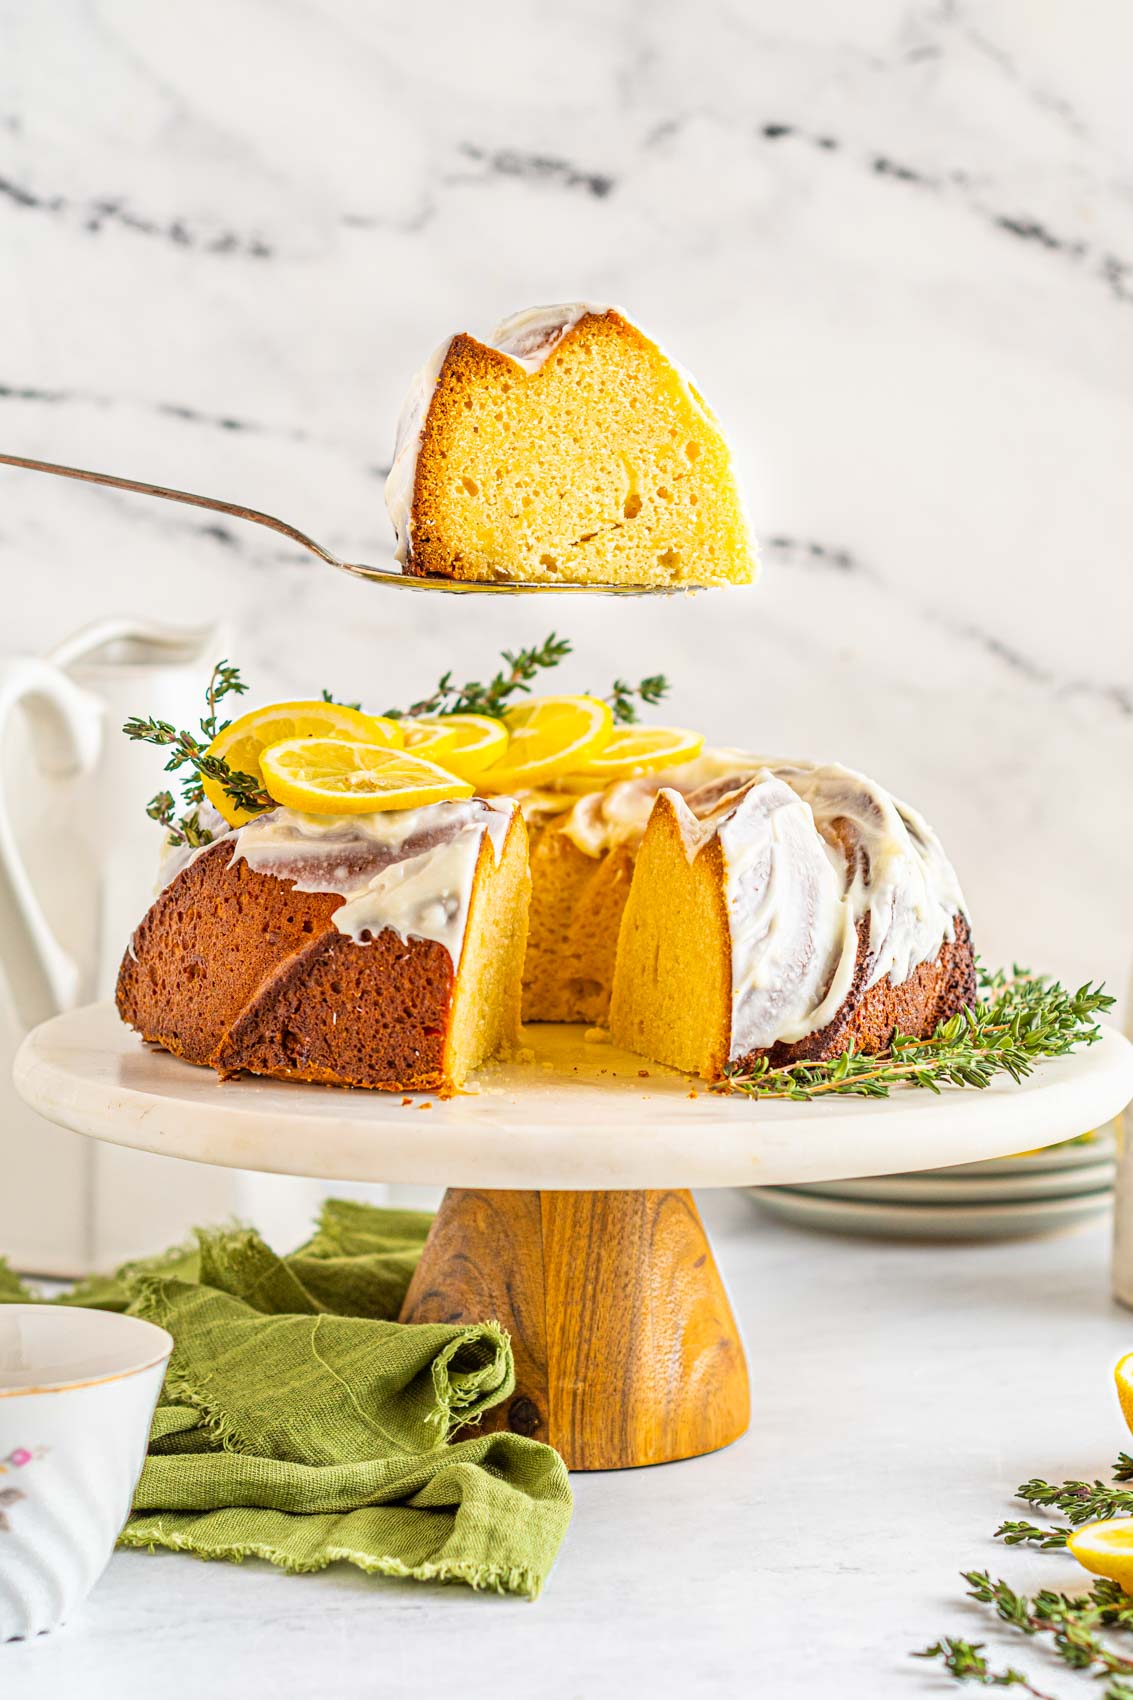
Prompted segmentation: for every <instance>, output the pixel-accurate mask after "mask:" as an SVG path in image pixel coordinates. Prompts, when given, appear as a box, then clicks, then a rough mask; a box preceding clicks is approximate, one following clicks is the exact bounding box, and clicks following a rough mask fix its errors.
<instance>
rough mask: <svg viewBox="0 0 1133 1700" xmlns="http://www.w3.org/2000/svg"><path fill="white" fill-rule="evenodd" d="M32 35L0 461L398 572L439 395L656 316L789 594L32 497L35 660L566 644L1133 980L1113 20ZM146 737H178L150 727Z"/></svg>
mask: <svg viewBox="0 0 1133 1700" xmlns="http://www.w3.org/2000/svg"><path fill="white" fill-rule="evenodd" d="M1089 14H1090V17H1089V21H1088V22H1087V23H1082V22H1081V20H1080V19H1079V18H1078V16H1077V14H1076V12H1075V11H1074V9H1063V10H1061V11H1060V10H1059V9H1055V8H1045V9H1043V10H1041V11H1040V10H1039V9H1037V8H1030V7H1029V8H1019V7H1012V6H1009V5H1008V4H1007V3H1006V0H980V3H979V4H961V3H956V0H940V3H937V4H927V5H915V4H905V3H899V0H868V3H867V4H865V5H862V6H858V7H856V8H854V9H853V13H852V15H851V14H850V13H847V12H846V11H845V9H844V8H838V7H834V6H831V5H828V4H813V5H806V6H801V7H800V6H798V5H797V4H794V3H793V0H766V3H763V4H760V5H759V6H753V5H748V4H742V3H741V0H731V3H729V0H706V3H705V4H702V5H698V6H695V7H693V6H688V5H687V4H680V3H677V0H658V3H656V4H653V5H650V6H648V7H646V6H642V5H639V4H635V3H634V0H614V3H609V0H607V3H606V4H601V5H599V4H598V3H597V0H564V3H563V4H561V5H559V6H557V7H555V8H554V9H551V8H547V7H541V6H539V5H537V4H536V3H535V0H508V3H505V4H503V5H499V6H493V7H492V8H491V9H490V15H489V13H486V12H484V11H483V10H482V9H478V8H471V7H467V6H461V5H457V4H455V3H453V0H442V3H440V4H434V5H431V6H428V7H418V8H404V7H400V6H393V5H390V4H386V3H376V4H375V3H369V4H363V3H362V0H317V3H316V0H296V3H295V4H292V5H289V6H288V7H286V8H284V7H280V6H278V5H276V4H273V3H272V0H223V3H222V0H201V3H200V4H198V5H196V6H194V7H193V8H180V9H177V8H172V7H167V6H154V5H153V4H147V3H146V0H99V3H98V4H86V3H81V0H57V3H56V4H55V5H54V6H52V7H51V8H42V7H29V6H27V5H25V4H23V3H21V0H0V37H2V39H3V41H4V52H3V55H2V56H0V252H2V253H3V256H4V263H3V264H2V265H0V326H2V327H3V328H2V330H0V447H3V448H9V449H11V450H12V451H13V452H18V453H25V454H30V455H40V456H43V457H46V458H53V459H60V460H70V461H72V462H75V463H78V464H80V465H84V464H85V465H93V466H97V467H104V468H107V469H110V470H119V471H123V472H126V473H129V474H134V475H136V476H139V477H143V478H151V479H154V480H156V481H159V482H169V483H174V484H180V485H182V486H186V487H188V488H190V489H192V488H198V489H202V490H205V491H208V492H215V493H217V494H220V495H224V496H227V497H229V498H231V499H234V500H238V501H242V502H245V503H248V504H250V505H254V506H258V507H261V508H265V509H267V510H268V511H269V512H275V513H279V514H282V515H283V516H284V517H286V518H288V519H291V520H293V521H294V522H295V523H296V524H298V525H299V526H301V527H302V528H303V529H305V530H308V531H310V532H312V533H313V534H314V535H316V536H318V537H319V538H320V539H322V540H324V541H325V542H326V543H328V544H329V546H330V547H332V548H334V549H335V550H338V551H341V552H343V553H345V554H348V555H352V556H355V557H359V558H363V559H371V560H374V561H378V562H385V561H388V560H389V558H390V555H391V550H392V538H391V535H390V533H389V529H388V526H387V522H386V518H385V513H384V509H383V505H382V480H383V478H384V473H385V469H386V467H387V465H388V461H389V456H390V452H391V448H392V440H393V430H394V423H395V419H396V414H397V409H398V406H399V403H400V399H401V395H402V392H403V390H404V387H405V385H406V383H407V380H408V378H409V376H410V373H411V372H412V370H413V368H414V367H415V366H416V364H417V363H418V362H419V360H420V359H421V358H422V357H423V356H424V355H425V353H426V352H427V351H428V350H429V348H430V347H432V346H433V344H434V343H435V342H436V341H437V340H438V339H439V338H440V337H441V336H442V335H445V334H447V333H448V332H450V331H451V330H454V329H458V328H462V327H466V328H469V329H472V330H474V331H480V332H485V331H487V330H488V329H489V328H490V327H491V325H492V324H493V323H494V322H495V320H496V319H498V318H499V317H501V316H502V315H503V314H504V313H505V312H507V311H509V310H511V309H513V308H516V307H519V306H522V305H525V304H527V303H529V302H533V301H543V300H555V299H571V298H576V297H585V298H597V299H611V300H615V301H618V302H621V303H623V304H624V305H625V306H626V307H627V308H628V309H629V310H630V311H631V312H632V313H633V314H635V315H636V316H638V317H639V318H640V319H641V321H642V322H643V323H644V324H645V325H646V326H647V327H649V328H651V329H654V330H655V331H656V333H657V334H658V335H659V336H661V338H662V339H663V340H664V341H665V342H666V343H667V344H668V345H669V346H671V347H672V348H673V349H674V350H675V351H676V352H677V353H678V354H679V355H680V356H681V357H682V359H684V360H685V361H686V363H687V364H688V365H689V366H690V367H691V368H692V369H693V371H694V372H695V373H696V374H697V377H698V379H699V381H700V382H701V383H702V385H703V387H704V389H705V391H706V393H707V394H708V396H709V398H710V399H711V400H712V402H713V404H714V405H715V407H716V408H717V410H718V411H719V412H720V413H721V415H722V416H723V418H724V419H725V421H726V422H727V423H728V424H729V426H730V428H731V431H732V434H733V436H734V439H735V442H736V446H737V451H738V454H739V457H740V460H741V464H742V466H743V468H744V471H745V474H746V478H747V482H748V485H749V488H750V494H751V500H752V507H753V511H754V515H755V519H756V524H757V529H758V531H759V533H760V535H761V537H762V539H763V542H764V560H765V571H764V577H763V581H762V583H761V585H760V586H759V588H758V589H757V590H756V591H755V592H754V593H753V594H751V595H745V596H743V597H736V596H730V595H728V594H727V593H716V594H714V595H706V596H702V597H699V598H697V599H695V600H693V601H692V602H691V603H687V604H682V605H681V606H680V607H679V608H678V607H675V606H672V605H669V604H660V605H656V606H654V605H650V604H640V605H638V604H622V605H613V604H611V605H604V604H601V603H598V602H590V603H587V604H586V605H581V606H578V607H575V606H573V605H572V606H571V607H570V609H569V610H567V609H566V608H565V607H564V606H563V605H562V604H561V603H551V602H548V603H547V605H546V606H545V607H544V606H543V605H533V604H532V603H531V602H522V603H520V602H516V603H511V604H507V605H499V604H497V603H494V602H493V603H490V604H488V603H485V604H483V605H481V604H476V605H472V604H470V603H466V602H457V601H455V600H454V601H442V600H436V601H433V600H430V601H428V602H425V603H423V602H422V601H421V599H419V598H413V599H402V598H400V597H398V596H395V595H388V594H387V595H383V594H382V593H380V592H378V591H376V590H372V589H370V588H368V587H366V586H361V585H358V584H354V583H351V582H348V581H345V580H341V579H339V578H337V577H336V576H335V575H334V574H333V573H331V572H330V571H329V570H328V569H326V568H323V567H321V566H319V565H318V564H316V563H315V562H314V561H313V560H309V559H307V558H306V557H303V556H300V555H297V554H296V553H295V552H294V551H292V550H291V549H290V548H288V547H286V546H284V545H283V543H282V541H281V540H280V539H278V538H276V537H273V536H271V535H269V534H268V533H260V532H257V531H255V530H253V529H251V528H248V527H241V526H240V525H238V524H236V523H231V524H230V523H228V522H226V521H222V520H221V521H218V520H217V519H216V516H209V515H206V514H200V513H195V512H192V511H190V510H178V509H168V510H167V509H165V508H162V507H158V506H156V505H151V504H147V503H145V502H144V501H142V500H141V499H139V498H134V497H130V496H126V495H118V494H114V493H111V492H107V491H96V490H90V489H72V488H69V487H67V486H64V485H58V484H49V483H47V482H46V481H44V480H41V479H38V478H35V477H33V476H32V475H30V474H21V473H16V472H8V471H3V470H0V574H2V582H3V587H4V593H5V594H4V601H3V608H4V616H5V617H4V620H3V623H2V626H0V649H2V650H3V651H7V652H16V651H20V650H24V649H36V650H39V649H43V648H45V647H47V645H49V644H50V643H51V642H53V641H55V640H57V639H58V638H59V637H61V636H63V635H64V634H65V632H66V631H67V630H68V629H70V628H72V627H74V626H75V625H77V624H79V623H80V622H81V621H82V620H84V619H86V618H90V617H93V616H94V615H96V614H98V613H101V612H104V611H106V610H108V609H111V610H112V609H128V610H130V611H132V612H137V613H145V614H162V615H165V616H171V615H175V614H177V613H178V612H183V613H185V614H186V615H188V614H190V613H196V612H197V611H199V610H200V609H201V608H203V607H207V608H210V609H212V608H214V607H217V606H221V607H223V608H224V609H226V610H227V611H228V612H229V614H230V616H231V618H232V620H233V622H234V624H235V627H236V630H237V632H238V634H239V637H238V649H239V658H240V660H241V662H242V663H243V665H244V667H245V670H246V672H247V673H248V674H249V675H250V677H251V678H252V679H253V680H254V682H255V684H256V686H257V688H262V689H263V690H264V691H265V692H266V691H269V690H270V691H275V690H286V691H288V692H289V693H307V692H309V691H312V690H313V691H315V692H317V691H318V689H319V688H320V687H321V686H322V685H323V684H324V683H325V684H330V685H335V686H337V687H338V689H339V691H340V693H341V694H344V695H346V696H349V697H354V696H361V697H362V698H363V699H364V700H366V701H367V702H368V703H371V704H373V705H374V706H375V707H382V706H384V705H385V704H386V703H388V702H390V701H395V700H397V699H398V698H403V697H404V696H405V695H406V693H407V692H410V691H413V692H417V691H418V690H419V688H420V687H421V686H422V684H428V683H430V682H431V680H432V679H433V677H434V676H435V674H436V673H438V672H439V671H440V670H442V669H443V668H444V667H447V666H453V665H455V667H456V668H457V670H458V671H462V672H466V674H469V675H473V674H476V673H479V672H480V671H481V670H482V669H483V668H484V667H486V666H487V665H488V664H489V662H490V660H491V657H492V655H493V654H494V652H495V650H496V649H497V648H498V647H499V646H501V645H503V644H512V643H515V642H522V641H524V640H529V639H532V638H535V637H538V636H541V635H542V633H543V631H544V630H545V629H546V628H548V627H549V626H551V625H556V626H558V627H559V628H560V629H562V630H564V631H566V632H568V634H569V635H570V636H571V637H572V638H573V639H574V640H575V642H576V645H577V649H578V656H577V660H576V661H575V662H573V663H571V665H570V666H569V667H568V668H564V670H563V674H562V678H563V684H564V686H567V687H569V686H577V687H586V686H594V685H602V684H604V682H605V680H606V679H607V677H609V676H611V675H612V674H613V673H614V672H615V671H616V672H619V673H623V674H627V673H632V672H634V670H635V669H636V670H638V671H640V672H646V671H650V672H651V671H655V670H658V669H662V668H663V669H664V670H666V671H667V672H669V673H670V674H671V675H672V677H673V679H674V681H675V687H676V688H675V691H674V695H673V698H672V702H671V706H670V710H669V712H670V714H671V717H672V718H674V719H677V720H685V721H692V722H695V723H699V724H703V725H704V726H705V727H706V729H707V730H708V731H709V732H710V734H711V735H712V736H713V737H717V738H728V739H737V738H742V740H743V741H744V742H750V743H755V744H759V745H763V746H764V747H766V748H769V749H775V750H782V751H785V752H791V753H795V752H797V753H805V754H815V755H831V756H836V757H838V758H839V759H841V760H843V761H846V762H848V763H851V764H856V765H859V766H861V767H864V768H866V769H867V770H871V771H874V772H876V773H877V775H878V776H879V777H880V778H881V779H882V780H883V781H884V782H885V783H886V784H887V785H890V786H892V787H893V788H894V789H895V790H896V791H897V792H898V793H900V794H903V795H907V796H908V797H909V798H910V799H911V800H912V801H914V802H915V803H916V804H917V805H918V806H920V807H921V808H922V809H923V810H924V811H925V813H926V814H927V815H928V816H929V818H930V819H931V820H932V821H933V822H934V824H935V825H936V826H937V827H938V828H939V830H940V832H941V833H942V835H943V837H944V840H945V842H946V844H947V846H948V848H949V850H950V853H951V854H952V857H953V859H954V861H955V862H956V864H957V866H958V868H959V870H960V872H961V876H962V879H963V881H964V885H965V889H966V893H967V896H968V900H969V903H970V906H971V909H972V913H973V918H974V922H975V926H976V929H977V934H978V937H979V941H980V944H981V948H982V950H983V954H984V955H985V957H988V958H1001V957H1010V956H1021V957H1024V958H1026V959H1029V960H1032V961H1035V962H1041V963H1042V964H1044V965H1050V966H1051V967H1053V968H1055V969H1057V970H1059V971H1060V972H1063V973H1065V974H1068V975H1070V976H1077V977H1080V978H1084V977H1085V976H1086V975H1105V976H1106V977H1107V978H1109V979H1110V980H1111V981H1112V982H1114V983H1116V984H1117V985H1119V986H1120V985H1121V984H1122V983H1123V981H1124V979H1125V976H1126V972H1127V968H1128V962H1129V957H1130V955H1131V953H1133V882H1131V881H1130V878H1129V874H1128V855H1127V849H1126V847H1127V845H1128V843H1129V841H1130V838H1131V837H1133V659H1131V649H1130V636H1129V634H1130V631H1131V630H1133V575H1131V574H1130V573H1129V571H1128V568H1127V565H1126V562H1125V554H1126V551H1127V546H1128V544H1127V540H1128V538H1129V537H1130V535H1133V480H1130V478H1129V474H1128V458H1129V457H1128V443H1129V440H1130V427H1131V423H1133V421H1131V413H1133V399H1131V398H1133V386H1131V383H1130V379H1131V377H1133V218H1131V216H1130V214H1131V202H1133V159H1131V156H1130V155H1131V150H1130V135H1129V127H1128V112H1127V90H1126V87H1125V77H1124V75H1123V74H1122V71H1121V67H1122V65H1127V64H1128V58H1129V52H1130V48H1131V47H1133V26H1131V24H1130V20H1129V17H1128V15H1127V13H1126V12H1125V11H1124V10H1123V9H1122V8H1120V7H1119V6H1118V5H1117V4H1116V0H1094V4H1092V5H1091V6H1090V8H1089ZM139 707H141V708H143V709H144V707H145V705H144V704H141V705H139Z"/></svg>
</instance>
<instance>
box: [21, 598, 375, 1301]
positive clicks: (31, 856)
mask: <svg viewBox="0 0 1133 1700" xmlns="http://www.w3.org/2000/svg"><path fill="white" fill-rule="evenodd" d="M227 651H228V646H227V643H226V639H225V634H224V632H223V631H221V630H218V629H217V628H215V627H212V626H201V627H193V628H184V627H174V626H163V625H154V624H142V623H139V622H137V621H135V620H131V619H111V620H104V621H100V622H99V623H98V624H96V625H93V626H88V627H86V628H85V629H84V630H83V631H81V632H78V633H77V634H76V635H75V636H74V637H72V638H70V639H68V641H67V642H66V643H64V644H61V645H60V646H59V648H57V649H56V650H54V651H52V653H51V654H50V655H48V656H47V657H45V658H40V657H30V656H28V657H16V658H14V659H10V660H6V661H0V1254H5V1255H7V1256H8V1257H9V1258H10V1260H11V1261H12V1263H13V1265H14V1266H15V1267H16V1268H22V1269H25V1270H28V1271H31V1272H33V1273H39V1274H46V1275H75V1274H82V1273H85V1272H87V1271H88V1270H91V1269H102V1268H109V1267H111V1266H113V1265H114V1264H116V1263H118V1262H120V1261H122V1260H123V1259H125V1258H127V1257H134V1256H138V1255H141V1254H144V1253H147V1252H153V1251H157V1250H160V1249H161V1247H162V1246H163V1245H165V1244H167V1243H171V1242H173V1241H175V1240H179V1239H182V1238H183V1237H184V1235H185V1234H186V1232H187V1231H188V1229H189V1228H190V1227H192V1226H193V1225H194V1224H196V1223H198V1222H209V1221H220V1220H225V1219H227V1218H230V1217H231V1216H233V1215H238V1216H243V1217H246V1218H248V1219H250V1220H252V1221H253V1222H255V1223H256V1225H257V1226H258V1227H260V1228H261V1229H262V1231H263V1232H264V1233H265V1234H266V1236H267V1237H268V1238H269V1240H271V1241H272V1242H273V1243H274V1244H276V1245H278V1246H280V1248H281V1249H287V1248H288V1247H289V1246H290V1245H293V1244H297V1243H298V1242H299V1241H300V1240H301V1239H302V1238H304V1237H305V1234H306V1232H307V1229H308V1226H309V1223H310V1221H311V1218H312V1216H313V1213H314V1211H315V1209H316V1208H317V1205H318V1202H319V1200H320V1198H322V1197H323V1196H324V1195H325V1193H326V1191H327V1189H326V1187H324V1186H322V1185H320V1184H319V1183H318V1182H314V1181H310V1182H308V1181H303V1180H297V1179H294V1178H291V1177H285V1176H273V1175H250V1174H247V1173H245V1172H243V1171H240V1170H235V1169H220V1168H208V1167H204V1166H202V1165H199V1164H193V1163H184V1162H178V1161H177V1160H176V1159H173V1158H169V1157H156V1156H147V1155H145V1154H144V1153H141V1152H136V1151H126V1150H120V1149H118V1148H117V1147H114V1146H105V1145H103V1146H99V1145H96V1144H95V1143H94V1142H93V1141H91V1140H87V1139H81V1138H79V1137H78V1136H76V1135H74V1134H69V1133H65V1132H63V1131H62V1130H61V1129H59V1128H55V1127H51V1126H49V1125H48V1123H46V1122H45V1121H43V1120H42V1119H41V1118H40V1117H38V1116H36V1115H35V1114H34V1113H33V1112H32V1111H31V1110H29V1109H28V1108H27V1107H26V1106H25V1105H24V1104H23V1103H22V1102H21V1101H20V1100H19V1099H17V1097H16V1095H15V1091H14V1088H13V1087H12V1084H11V1065H12V1058H13V1056H14V1055H15V1051H16V1049H17V1047H18V1045H19V1043H20V1040H21V1039H22V1038H23V1035H24V1033H26V1031H27V1030H28V1028H29V1027H32V1026H34V1025H35V1024H36V1023H37V1022H39V1021H44V1020H46V1019H47V1018H48V1017H50V1016H52V1015H54V1014H56V1013H58V1012H59V1011H60V1010H63V1009H68V1008H71V1007H73V1006H74V1005H75V1004H80V1003H87V1002H90V1001H92V1000H93V999H97V998H107V997H111V996H113V993H114V985H115V980H116V978H117V974H118V965H119V963H120V962H121V960H122V953H123V951H124V950H125V948H126V943H127V941H128V939H129V937H130V934H131V933H132V931H133V929H134V927H135V926H136V925H137V923H138V921H139V920H140V919H141V917H142V915H143V914H144V913H145V910H146V908H147V907H148V905H149V903H150V901H151V898H152V895H153V886H154V878H155V875H156V871H157V859H158V855H159V851H160V845H161V831H160V828H159V827H158V826H156V825H155V823H154V822H153V821H152V820H150V819H149V817H148V816H147V814H146V803H147V802H148V801H149V799H150V798H151V797H152V796H153V794H154V793H155V792H156V791H159V790H162V789H164V788H166V787H167V786H170V780H171V779H175V777H176V776H174V775H167V774H166V773H165V772H164V762H165V757H164V752H163V751H162V750H159V749H152V748H150V747H149V746H146V745H143V744H138V743H131V742H130V740H129V739H127V738H124V737H123V736H122V732H121V727H122V723H123V721H125V720H126V719H128V718H129V717H130V716H131V715H135V714H137V715H142V716H146V715H154V716H155V717H156V718H157V719H159V720H168V721H170V722H172V723H173V724H174V725H177V726H195V725H196V723H197V722H198V721H199V719H200V717H201V714H202V712H203V710H204V697H205V688H206V686H207V684H208V679H209V674H210V672H211V669H212V666H213V664H214V663H215V662H216V661H218V660H220V659H221V658H222V657H223V656H225V655H226V654H227ZM170 788H171V789H173V790H174V792H175V794H176V787H175V785H174V786H171V787H170ZM335 1190H336V1191H338V1192H350V1193H353V1194H355V1195H357V1196H363V1197H368V1198H371V1199H378V1198H380V1197H382V1196H383V1191H384V1189H380V1188H346V1187H339V1188H336V1189H335Z"/></svg>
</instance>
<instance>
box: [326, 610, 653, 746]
mask: <svg viewBox="0 0 1133 1700" xmlns="http://www.w3.org/2000/svg"><path fill="white" fill-rule="evenodd" d="M571 649H572V645H571V643H570V641H569V639H567V638H560V637H557V636H556V635H555V633H554V632H552V633H551V634H550V636H549V637H546V638H544V639H543V642H542V643H540V644H534V645H533V646H532V647H531V648H530V649H516V650H511V649H505V650H502V651H501V652H500V659H501V661H502V662H503V666H502V667H500V668H499V669H498V670H497V672H496V673H494V674H493V676H492V678H491V679H489V680H488V683H487V684H486V685H485V684H482V683H481V682H480V681H479V680H478V679H470V680H469V681H468V682H467V683H466V684H463V685H458V684H455V683H454V681H453V675H452V672H451V670H450V671H449V672H446V673H442V674H441V677H440V678H439V679H438V681H437V685H436V689H435V690H434V691H432V692H431V693H430V695H429V696H427V697H422V698H421V699H420V701H418V702H414V703H410V705H409V707H408V708H387V709H386V710H385V712H386V714H387V715H389V716H390V717H391V718H392V719H394V720H401V719H406V718H417V717H419V716H420V715H423V714H428V715H434V716H435V715H442V714H487V715H490V716H491V717H492V718H493V719H497V720H498V719H499V718H500V717H501V716H502V714H503V712H504V710H505V709H506V708H508V707H509V706H510V704H511V703H512V700H513V698H515V697H517V696H526V695H528V694H529V693H530V690H531V686H532V683H533V681H534V680H535V679H536V678H538V676H539V674H540V673H542V672H545V671H547V670H548V669H549V668H552V667H557V666H558V665H559V663H560V662H561V661H564V660H565V659H566V657H567V656H568V655H569V654H570V653H571ZM668 690H669V681H668V680H667V679H666V678H665V675H664V674H663V673H650V674H649V675H648V676H647V677H646V678H644V679H641V680H639V681H638V683H637V684H636V685H631V684H629V683H628V682H627V681H626V680H625V679H615V680H614V682H613V684H612V685H611V687H610V690H609V691H608V693H607V694H606V697H605V699H604V700H605V701H606V702H608V703H609V705H610V708H611V709H612V711H613V716H614V719H615V720H616V721H617V722H618V723H619V724H622V725H630V724H632V723H633V722H634V721H635V720H636V719H637V704H638V703H639V702H643V703H648V704H650V705H653V704H655V703H658V702H660V701H661V699H662V698H663V697H664V696H665V695H667V693H668ZM324 694H325V693H324Z"/></svg>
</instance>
